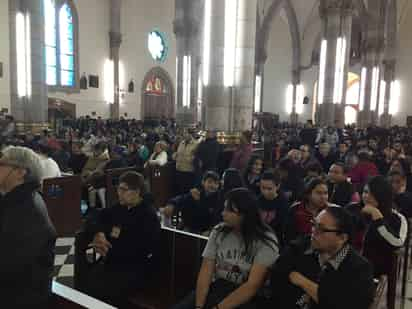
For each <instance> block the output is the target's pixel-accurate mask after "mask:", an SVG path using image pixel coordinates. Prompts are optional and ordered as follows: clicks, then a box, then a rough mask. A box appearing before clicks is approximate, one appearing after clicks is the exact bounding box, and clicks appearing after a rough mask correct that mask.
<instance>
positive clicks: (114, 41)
mask: <svg viewBox="0 0 412 309" xmlns="http://www.w3.org/2000/svg"><path fill="white" fill-rule="evenodd" d="M109 37H110V48H119V47H120V45H121V44H122V34H121V33H120V32H113V31H110V32H109Z"/></svg>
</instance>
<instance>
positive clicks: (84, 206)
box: [80, 200, 89, 216]
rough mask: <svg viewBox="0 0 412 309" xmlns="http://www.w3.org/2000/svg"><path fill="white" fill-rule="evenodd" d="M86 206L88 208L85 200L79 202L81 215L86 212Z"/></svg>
mask: <svg viewBox="0 0 412 309" xmlns="http://www.w3.org/2000/svg"><path fill="white" fill-rule="evenodd" d="M87 208H89V206H87V203H86V201H85V200H81V202H80V212H81V214H82V215H83V216H84V215H85V214H86V211H87Z"/></svg>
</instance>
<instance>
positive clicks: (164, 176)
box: [145, 162, 175, 208]
mask: <svg viewBox="0 0 412 309" xmlns="http://www.w3.org/2000/svg"><path fill="white" fill-rule="evenodd" d="M174 171H175V165H174V163H173V162H169V163H167V164H166V165H165V166H149V167H147V168H146V169H145V178H146V179H147V181H148V184H149V187H150V192H151V193H152V194H153V196H154V198H155V207H156V208H160V207H164V206H165V204H166V202H167V201H168V200H169V199H170V198H172V197H173V188H174V186H173V181H174V174H175V172H174Z"/></svg>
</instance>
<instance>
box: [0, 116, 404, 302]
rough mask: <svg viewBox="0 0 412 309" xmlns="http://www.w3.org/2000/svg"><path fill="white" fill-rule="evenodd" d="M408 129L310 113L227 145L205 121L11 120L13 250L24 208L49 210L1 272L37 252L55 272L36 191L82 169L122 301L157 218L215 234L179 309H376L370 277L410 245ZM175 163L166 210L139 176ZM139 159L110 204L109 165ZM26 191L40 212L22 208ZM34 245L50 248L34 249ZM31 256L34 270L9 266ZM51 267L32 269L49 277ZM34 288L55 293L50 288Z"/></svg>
mask: <svg viewBox="0 0 412 309" xmlns="http://www.w3.org/2000/svg"><path fill="white" fill-rule="evenodd" d="M9 127H10V126H9ZM411 133H412V129H411V128H403V127H392V128H390V129H385V128H380V127H374V126H370V127H369V128H367V129H359V128H356V127H353V126H352V127H351V126H348V127H345V128H344V129H338V128H333V127H327V128H317V127H315V126H313V124H312V123H311V122H310V121H308V122H307V123H306V124H305V125H304V126H298V127H295V126H289V125H287V124H282V125H278V126H276V127H273V128H270V130H267V129H266V131H264V132H250V131H245V132H242V134H241V137H240V141H239V144H238V145H236V146H234V147H227V146H226V147H224V146H223V145H221V144H220V143H219V142H218V140H217V136H216V132H215V131H214V130H208V131H206V132H205V134H199V128H197V127H193V128H186V129H183V128H179V127H177V126H176V124H175V123H174V122H173V121H171V120H165V119H164V120H161V121H154V122H150V123H147V122H142V121H135V120H125V119H121V120H120V121H110V120H109V121H104V120H102V119H100V118H98V119H91V118H89V117H86V118H81V119H78V120H75V121H70V122H66V123H65V124H64V126H63V127H62V128H61V129H60V130H59V131H58V132H51V131H44V132H43V134H40V135H32V134H25V135H19V134H17V133H16V132H14V130H12V129H10V130H8V131H7V134H3V135H2V139H1V142H2V144H3V147H4V150H3V152H2V153H3V155H2V157H1V158H0V190H1V192H2V194H3V195H2V197H1V205H2V206H1V209H0V222H1V228H0V231H1V233H0V238H2V239H3V238H4V239H5V242H3V243H6V244H9V246H10V248H12V246H13V244H12V243H11V242H10V239H16V238H13V237H12V236H10V235H11V234H12V233H14V232H15V231H14V229H15V228H16V225H15V224H13V223H11V222H13V220H17V219H16V218H14V216H15V215H16V213H15V212H16V211H31V212H32V213H33V212H38V213H40V214H41V216H39V215H36V213H33V216H35V217H36V220H37V221H36V224H38V225H41V227H42V228H41V229H40V228H38V229H39V233H33V234H31V235H28V234H29V233H31V230H30V231H26V233H23V234H24V239H22V242H23V243H25V242H27V241H29V242H31V243H30V244H29V245H27V249H26V250H27V251H26V253H27V254H26V255H27V256H30V258H31V259H32V260H31V261H29V260H27V261H19V260H12V259H10V258H9V257H7V255H6V257H5V256H2V257H0V273H2V274H3V269H4V270H5V271H6V269H7V271H6V272H5V274H6V275H5V276H0V286H3V285H4V284H5V283H6V280H7V278H11V276H15V275H16V274H17V272H21V271H23V270H25V271H27V270H29V271H32V270H35V269H36V270H37V267H38V265H37V263H38V262H39V261H40V260H41V264H42V266H43V273H42V274H43V275H44V273H45V272H47V270H48V269H50V267H52V266H51V265H52V264H50V263H52V261H51V262H50V256H48V255H47V256H46V255H41V252H42V251H41V250H40V249H43V250H44V251H43V252H50V251H47V250H48V249H49V248H50V244H52V243H53V241H54V239H55V232H54V229H53V228H52V225H51V223H50V222H49V221H48V219H47V214H46V215H45V207H44V202H42V200H41V197H39V196H38V195H37V194H34V193H33V192H37V190H38V188H39V187H40V186H41V182H42V180H43V179H45V178H51V177H60V176H62V175H65V174H78V175H80V176H81V181H82V187H83V199H84V200H85V201H87V204H88V212H87V215H86V218H87V224H86V226H87V229H86V230H87V231H88V233H89V234H90V235H91V239H92V244H93V246H94V247H95V250H96V251H97V252H98V253H99V254H101V255H102V256H103V263H101V264H99V266H98V267H96V268H95V269H94V270H93V272H91V274H90V283H89V289H88V291H87V292H88V293H89V294H90V295H92V296H95V297H97V298H100V299H103V300H105V301H107V302H109V303H112V304H115V305H117V306H120V307H122V306H124V303H125V302H126V301H127V295H128V293H130V292H131V291H132V290H133V289H134V290H136V289H137V288H138V287H141V286H143V285H144V284H145V279H146V278H147V277H148V276H150V272H152V271H154V268H155V267H153V265H155V263H156V257H157V254H158V251H159V248H158V246H157V245H158V244H159V242H160V240H159V239H160V236H159V235H160V226H161V225H160V222H159V217H160V218H161V221H162V224H164V225H174V226H176V227H177V228H179V229H183V230H186V231H189V232H192V233H198V234H202V235H206V236H208V237H209V240H208V242H207V246H206V248H205V250H204V252H203V262H202V265H201V268H200V272H199V275H198V280H197V285H196V287H194V292H193V293H192V294H190V295H188V296H187V297H186V298H185V299H183V300H182V301H181V302H179V303H178V304H176V305H175V306H174V308H175V309H184V308H188V309H189V308H190V309H193V308H205V309H208V308H219V309H225V308H262V305H261V302H262V301H264V302H265V304H266V305H265V306H268V308H269V306H270V307H272V308H286V309H288V308H319V309H320V308H336V309H339V308H342V309H343V308H349V307H351V308H359V309H360V308H365V309H366V308H368V306H369V305H370V304H371V302H372V300H373V297H374V291H375V283H374V281H373V279H374V278H378V277H379V276H380V275H382V274H388V273H389V271H390V269H391V266H392V264H393V259H392V258H393V252H394V251H395V250H396V249H398V248H401V247H402V246H404V245H405V240H406V236H407V233H408V224H407V218H409V217H410V216H411V215H412V211H411V207H412V178H411V177H412V172H411V163H412V160H411V158H412V148H411V147H412V146H411V142H410V141H411V137H412V134H411ZM259 144H260V145H264V151H260V150H259V149H256V147H255V146H254V145H259ZM10 145H13V146H10ZM167 164H173V165H174V166H175V174H174V183H175V187H174V192H175V196H174V197H173V198H171V199H170V200H169V201H168V202H167V203H166V205H163V207H162V208H160V209H158V214H157V215H156V211H155V210H154V208H153V203H154V198H156V197H153V196H151V194H150V189H148V188H147V184H146V180H145V179H144V177H143V176H142V174H145V173H144V170H145V169H148V168H150V167H151V166H165V165H167ZM131 166H133V167H135V168H136V171H141V173H139V172H127V173H125V174H123V175H122V176H121V177H120V180H119V186H118V195H119V205H116V206H114V207H110V208H106V204H105V203H106V202H105V201H106V199H105V184H104V181H103V179H104V178H103V177H104V173H105V172H106V171H107V170H110V169H116V168H123V167H131ZM28 176H30V177H28ZM22 192H25V193H24V194H22ZM23 200H24V201H25V202H24V203H21V204H22V205H33V204H34V205H36V207H34V208H33V207H32V208H33V209H35V210H24V209H23V208H22V209H20V210H16V208H15V207H13V205H14V204H15V203H16V202H20V201H23ZM3 205H7V207H3ZM27 207H29V206H27ZM100 208H101V209H102V210H100V211H97V209H100ZM21 214H22V213H21ZM13 218H14V219H13ZM28 218H30V217H28ZM27 220H29V219H27ZM26 226H32V225H30V224H28V225H26ZM34 229H35V230H36V229H37V228H34ZM40 230H41V232H40ZM7 235H9V236H7ZM36 235H37V236H36ZM9 237H11V238H9ZM33 237H36V238H37V237H40V238H42V243H41V244H40V243H39V240H37V241H35V240H33V239H32V238H33ZM36 243H37V244H39V246H40V247H36V250H37V251H36V252H39V253H38V255H36V256H31V255H30V254H28V252H29V251H30V252H31V248H32V246H34V245H35V244H36ZM23 247H24V246H22V248H23ZM10 250H11V251H13V249H10ZM22 250H23V249H22ZM6 252H8V251H7V250H6ZM23 255H24V254H23ZM28 259H29V258H28ZM20 262H21V263H26V264H24V265H25V266H26V268H21V269H19V270H18V271H17V269H15V270H13V267H10V265H11V264H13V263H14V264H13V265H18V263H20ZM42 274H40V273H35V275H38V277H37V278H38V280H40V278H44V276H43V277H41V275H42ZM35 280H36V276H33V283H34V282H35ZM46 282H47V280H46ZM46 282H43V281H42V283H44V284H46ZM36 286H37V285H36ZM28 288H29V287H28ZM26 292H27V294H26V296H27V297H28V298H30V297H32V300H33V301H37V300H38V299H41V301H44V297H43V298H41V295H40V294H41V293H40V291H38V292H32V291H29V290H27V291H26ZM34 294H36V295H34ZM8 295H9V297H10V299H11V301H12V300H13V297H14V296H13V293H9V294H8ZM37 297H39V298H38V299H37ZM14 300H15V301H17V298H14ZM19 301H21V300H19ZM259 306H260V307H259Z"/></svg>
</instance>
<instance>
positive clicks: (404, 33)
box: [392, 5, 412, 126]
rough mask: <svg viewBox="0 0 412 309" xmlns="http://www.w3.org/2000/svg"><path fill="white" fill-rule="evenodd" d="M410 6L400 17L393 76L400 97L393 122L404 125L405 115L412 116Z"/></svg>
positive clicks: (411, 26)
mask: <svg viewBox="0 0 412 309" xmlns="http://www.w3.org/2000/svg"><path fill="white" fill-rule="evenodd" d="M411 17H412V6H411V5H409V6H408V8H407V12H406V13H405V14H404V17H403V19H402V25H401V27H400V32H399V50H398V60H397V63H396V73H395V76H396V78H397V79H398V80H399V82H400V87H401V97H400V102H399V112H398V113H397V114H396V115H394V117H393V121H392V123H393V124H398V125H403V126H404V125H406V117H407V116H408V115H409V116H412V104H411V99H412V87H411V85H412V36H411V28H412V19H411Z"/></svg>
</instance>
